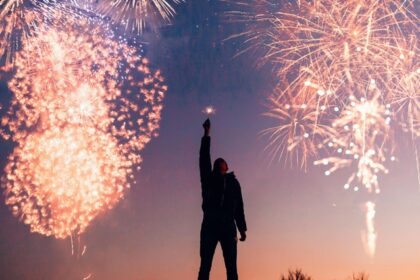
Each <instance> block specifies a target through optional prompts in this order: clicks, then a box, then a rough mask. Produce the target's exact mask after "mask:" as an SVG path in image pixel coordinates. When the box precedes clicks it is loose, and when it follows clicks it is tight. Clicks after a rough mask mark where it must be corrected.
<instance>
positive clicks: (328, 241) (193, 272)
mask: <svg viewBox="0 0 420 280" xmlns="http://www.w3.org/2000/svg"><path fill="white" fill-rule="evenodd" d="M227 8H228V7H227V6H226V4H223V3H222V1H216V0H195V1H194V0H190V1H188V3H185V4H181V5H179V6H178V7H177V13H178V15H177V16H176V17H175V19H174V22H173V25H171V26H165V27H162V28H161V29H160V30H159V31H158V32H157V33H146V34H145V35H144V37H143V38H142V41H144V42H145V43H144V44H143V46H144V47H143V48H144V50H145V53H146V55H147V56H148V57H149V58H150V60H151V63H152V65H154V66H155V67H157V68H160V69H161V70H162V71H163V75H164V76H165V77H166V83H167V84H168V86H169V90H168V92H167V95H166V99H165V103H164V104H165V109H164V111H163V118H162V122H161V128H160V135H159V137H158V138H156V139H153V141H152V142H151V143H150V144H148V146H147V147H146V149H145V150H144V151H143V154H142V155H143V163H142V169H141V170H140V171H139V172H136V174H135V175H136V181H137V183H136V184H135V185H133V186H132V188H131V189H130V190H129V191H128V192H127V194H126V197H125V199H124V200H123V201H121V202H120V203H119V204H118V205H117V207H115V208H114V209H113V210H111V211H108V212H106V213H105V214H103V215H102V216H100V217H99V218H97V219H96V220H95V221H94V222H93V223H92V224H91V226H90V227H89V228H88V230H87V232H86V233H85V234H83V235H82V236H81V241H80V244H85V245H86V246H87V252H86V254H85V255H84V256H83V257H80V258H77V257H76V256H72V254H71V242H70V240H68V239H66V240H56V239H54V238H48V237H44V236H41V235H39V234H31V233H30V232H29V229H28V227H27V226H25V225H23V224H22V223H20V222H19V221H18V220H17V219H16V218H14V217H13V216H12V214H11V212H10V211H9V209H8V208H7V207H6V206H5V205H4V203H0V219H1V226H0V279H5V280H9V279H11V280H21V279H22V280H23V279H28V280H29V279H31V280H38V279H39V280H49V279H60V280H61V279H62V280H67V279H82V278H83V277H84V276H86V275H88V274H89V273H92V278H91V279H100V280H114V279H127V280H184V279H196V276H197V272H198V268H199V260H200V258H199V232H200V226H201V219H202V211H201V190H200V181H199V172H198V151H199V144H200V138H201V136H202V127H201V124H202V122H203V121H204V120H205V118H206V115H205V114H203V113H202V110H203V108H204V107H205V106H208V105H213V106H214V107H215V108H216V110H217V113H216V114H215V115H214V116H211V120H212V125H213V127H212V158H213V159H216V158H217V157H223V158H225V159H226V161H227V162H228V163H229V167H230V169H231V170H233V171H234V172H235V174H236V176H237V177H238V179H239V181H240V182H241V185H242V193H243V197H244V203H245V215H246V218H247V223H248V239H247V241H246V242H244V243H239V246H238V252H239V258H238V267H239V277H240V279H242V280H277V279H279V278H280V275H281V274H283V273H286V272H287V270H288V269H289V268H302V269H303V271H304V272H305V273H307V274H309V275H311V276H312V277H313V278H314V279H317V280H332V279H343V280H344V279H350V278H349V277H350V276H351V275H352V274H353V273H357V272H361V271H364V272H367V273H368V274H369V275H370V277H371V278H370V279H373V280H391V279H392V280H394V279H409V280H415V279H420V268H419V260H420V238H419V237H420V219H419V214H420V191H419V184H418V182H417V174H416V167H415V158H414V156H413V155H412V154H411V153H410V152H409V149H407V151H405V150H404V148H403V149H402V150H401V156H400V157H399V160H398V161H397V162H396V163H395V164H394V165H393V166H391V168H390V174H389V175H386V176H382V177H381V180H380V185H381V188H382V193H381V194H380V195H379V196H375V198H374V199H375V202H376V205H377V207H376V210H377V214H376V229H377V231H378V242H377V252H376V255H375V257H374V258H371V257H369V256H368V255H366V254H365V251H364V248H363V244H362V241H361V232H362V231H363V230H364V228H365V221H364V214H363V211H362V204H363V203H364V202H365V201H366V200H367V199H368V198H369V199H370V197H368V196H367V195H364V194H363V193H355V192H349V191H345V190H344V189H343V188H342V185H343V184H344V182H345V181H346V179H347V176H348V171H346V170H345V171H343V172H341V171H340V172H337V173H336V174H334V175H332V176H330V177H328V178H326V177H325V176H324V175H323V169H322V168H317V167H315V166H312V165H309V168H308V171H307V172H304V171H303V170H298V169H291V168H288V167H287V166H284V164H283V163H277V162H274V163H270V162H269V160H268V155H267V153H266V152H264V147H265V145H266V143H267V139H265V138H264V137H261V135H260V131H261V130H263V129H264V128H267V127H269V126H270V125H273V122H272V120H270V119H267V118H266V117H264V116H263V115H262V114H263V112H264V111H265V110H266V107H265V105H264V104H266V96H267V95H268V94H269V93H270V91H272V89H273V87H274V85H275V82H276V81H275V77H274V75H273V74H272V71H271V70H272V69H271V67H270V65H265V66H262V67H257V63H256V60H257V57H256V54H255V53H252V52H250V53H245V54H242V55H240V56H235V54H237V53H238V52H239V51H240V50H241V48H242V46H241V40H240V39H235V40H225V39H226V38H228V37H229V36H230V35H232V34H235V33H237V32H240V31H241V30H243V29H244V28H245V26H243V25H241V24H239V23H231V22H226V20H225V18H224V16H223V11H224V10H226V9H227ZM0 90H1V92H2V93H4V94H6V93H7V88H6V85H5V83H3V84H1V86H0ZM401 143H403V142H401ZM401 146H404V145H401ZM0 149H1V155H2V158H3V159H2V161H1V164H2V167H3V166H4V164H5V162H4V158H5V157H6V155H7V154H8V153H9V152H10V151H11V144H10V143H6V142H2V144H1V146H0ZM77 243H78V242H77V241H75V244H76V245H77ZM211 279H213V280H216V279H217V280H219V279H225V269H224V264H223V258H222V254H221V250H220V247H218V249H217V251H216V255H215V258H214V262H213V270H212V276H211Z"/></svg>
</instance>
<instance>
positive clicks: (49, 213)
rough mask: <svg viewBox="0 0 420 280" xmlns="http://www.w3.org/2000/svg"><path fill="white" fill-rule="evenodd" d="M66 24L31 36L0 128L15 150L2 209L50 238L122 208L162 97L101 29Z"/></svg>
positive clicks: (136, 60)
mask: <svg viewBox="0 0 420 280" xmlns="http://www.w3.org/2000/svg"><path fill="white" fill-rule="evenodd" d="M60 20H63V19H62V18H60ZM65 21H66V23H67V24H63V25H61V26H59V25H55V28H50V27H45V28H40V29H39V30H38V32H37V36H32V37H30V38H29V39H28V40H27V42H26V43H25V44H24V45H23V49H22V50H21V51H20V52H19V53H18V54H17V56H16V62H15V64H16V73H15V75H14V77H13V78H12V79H11V80H10V81H9V83H8V85H9V89H10V90H11V92H12V93H13V94H14V97H13V99H12V101H11V105H10V107H9V111H8V113H7V114H6V115H5V116H3V118H2V122H1V124H2V127H3V131H2V135H3V136H4V137H8V138H10V139H12V140H13V141H14V142H15V143H16V148H15V149H14V151H13V152H12V154H11V155H10V156H9V157H8V163H7V165H6V168H5V175H4V177H3V179H2V180H3V187H4V188H5V196H6V204H7V205H8V206H10V208H11V210H12V213H13V214H14V215H15V216H16V217H18V218H19V219H20V220H21V221H22V222H23V223H24V224H27V225H28V226H29V227H30V229H31V231H32V232H37V233H40V234H44V235H47V236H54V237H56V238H66V237H68V236H71V235H72V234H76V235H79V234H81V233H83V232H84V231H85V230H86V228H87V227H88V226H89V224H90V223H91V221H92V220H93V219H95V218H96V217H97V216H98V215H100V214H101V213H104V212H105V211H106V210H107V209H112V208H113V207H114V206H115V205H116V203H117V202H118V201H120V200H121V199H122V198H123V196H124V193H125V191H126V190H127V189H128V188H129V187H130V180H132V179H133V177H134V175H133V170H132V169H133V168H134V167H139V164H140V163H141V160H142V158H141V151H142V150H143V148H144V146H145V145H146V144H147V143H148V142H149V141H150V140H151V139H152V138H153V137H155V136H157V130H158V128H159V122H160V118H161V110H162V102H163V98H164V93H165V92H166V90H167V87H166V86H165V85H164V84H163V77H162V75H161V73H160V71H159V70H152V69H151V67H150V65H149V62H148V60H147V59H146V58H144V57H141V56H139V55H138V54H137V51H136V50H135V49H134V48H131V47H130V46H128V45H127V44H126V43H125V42H123V41H117V40H115V39H114V37H112V36H111V35H110V34H108V33H109V32H108V31H107V30H104V28H103V27H102V26H98V25H96V24H95V23H94V22H91V21H89V20H83V19H81V18H78V19H72V18H67V19H65Z"/></svg>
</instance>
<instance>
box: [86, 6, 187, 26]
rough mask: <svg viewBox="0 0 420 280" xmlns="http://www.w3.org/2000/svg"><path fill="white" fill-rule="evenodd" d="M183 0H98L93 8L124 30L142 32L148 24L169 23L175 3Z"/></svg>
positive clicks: (173, 12) (173, 13)
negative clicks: (121, 26)
mask: <svg viewBox="0 0 420 280" xmlns="http://www.w3.org/2000/svg"><path fill="white" fill-rule="evenodd" d="M182 2H183V0H100V1H99V2H98V4H96V5H95V7H94V10H96V11H97V12H98V13H100V14H102V15H104V16H109V17H110V18H111V19H112V20H113V21H114V22H116V23H118V24H121V25H123V26H124V27H125V29H126V30H130V31H134V32H142V31H143V30H144V29H145V28H146V27H147V26H148V25H149V26H151V27H156V26H159V25H160V24H161V23H162V22H163V23H170V21H171V19H172V18H173V17H174V15H175V13H176V12H175V5H177V4H180V3H182Z"/></svg>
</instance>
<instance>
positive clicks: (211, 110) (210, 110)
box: [203, 106, 216, 115]
mask: <svg viewBox="0 0 420 280" xmlns="http://www.w3.org/2000/svg"><path fill="white" fill-rule="evenodd" d="M203 113H204V114H207V115H214V114H216V108H214V107H213V106H207V107H205V108H204V109H203Z"/></svg>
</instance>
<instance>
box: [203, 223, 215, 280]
mask: <svg viewBox="0 0 420 280" xmlns="http://www.w3.org/2000/svg"><path fill="white" fill-rule="evenodd" d="M200 235H201V239H200V257H201V264H200V272H199V273H198V280H209V277H210V269H211V264H212V261H213V255H214V251H215V250H216V246H217V242H218V238H217V235H216V234H215V233H214V232H212V231H210V230H203V229H201V234H200Z"/></svg>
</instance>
